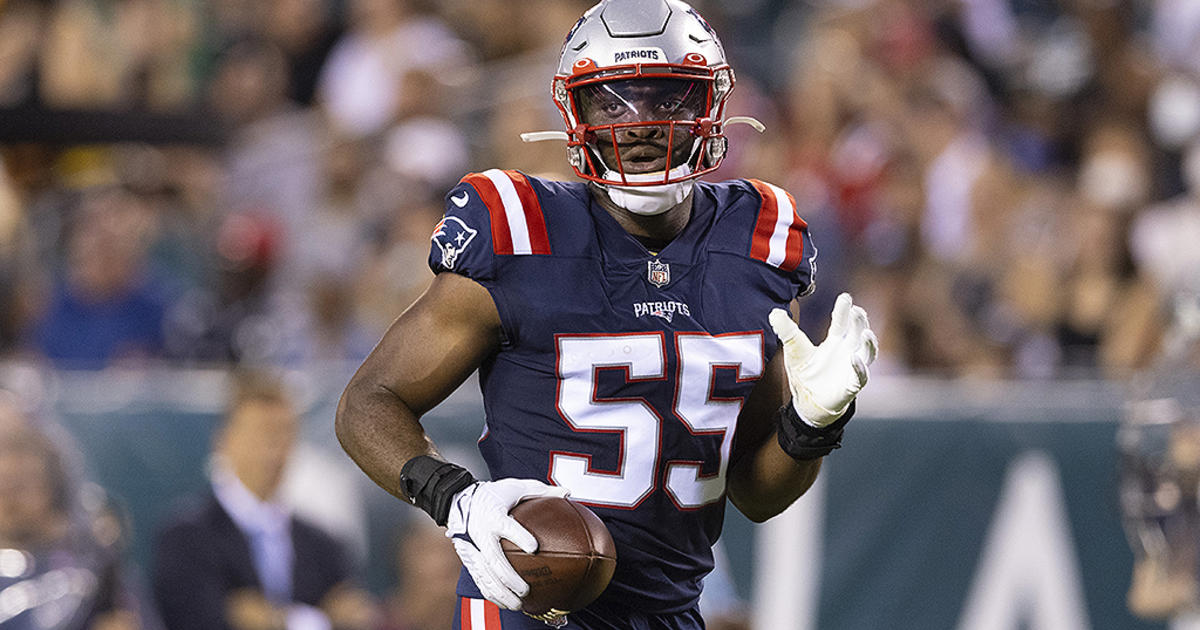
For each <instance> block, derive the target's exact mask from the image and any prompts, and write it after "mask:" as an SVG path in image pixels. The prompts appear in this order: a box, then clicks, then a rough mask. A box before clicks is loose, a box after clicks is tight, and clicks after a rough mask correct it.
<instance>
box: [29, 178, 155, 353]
mask: <svg viewBox="0 0 1200 630" xmlns="http://www.w3.org/2000/svg"><path fill="white" fill-rule="evenodd" d="M156 231H157V215H156V212H155V209H154V208H153V207H152V206H151V205H150V201H149V200H148V199H146V198H144V197H141V196H138V195H134V194H133V193H131V192H129V191H127V190H123V189H120V188H106V189H102V190H98V191H93V192H88V193H86V194H84V196H83V199H82V200H81V201H80V203H79V207H78V209H77V210H76V212H75V213H74V215H73V216H72V217H71V223H70V225H69V227H68V230H67V234H66V237H65V238H66V247H65V253H64V255H65V258H66V261H65V264H66V268H65V269H64V270H63V272H62V277H61V278H60V279H59V280H58V281H57V282H56V283H55V287H54V291H53V293H52V294H51V296H50V299H49V304H48V306H47V308H46V310H45V312H44V313H43V314H42V315H41V317H40V319H38V321H37V322H35V324H34V331H33V339H32V341H33V346H34V348H35V349H36V350H38V351H40V352H41V353H42V354H43V355H45V356H46V357H47V358H49V359H50V360H51V361H53V362H55V363H56V364H58V365H61V366H63V367H82V368H101V367H104V366H106V365H109V364H111V363H113V362H114V361H129V360H137V359H147V358H158V357H162V356H163V355H164V344H163V317H164V313H165V310H166V307H167V304H168V303H169V296H168V294H169V291H170V290H169V288H168V285H167V284H166V281H165V280H164V279H163V278H161V277H159V276H158V275H157V274H156V270H154V269H152V268H151V267H150V265H149V260H148V256H147V252H148V250H149V247H150V246H151V243H152V242H153V240H154V239H155V237H156Z"/></svg>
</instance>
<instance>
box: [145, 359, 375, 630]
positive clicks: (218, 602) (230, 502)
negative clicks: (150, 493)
mask: <svg viewBox="0 0 1200 630" xmlns="http://www.w3.org/2000/svg"><path fill="white" fill-rule="evenodd" d="M234 380H235V383H234V386H235V392H234V393H233V396H232V399H231V401H230V405H229V409H228V412H227V414H226V417H225V419H224V422H223V424H222V426H221V427H220V428H219V429H218V432H217V434H216V436H215V442H214V452H213V458H212V462H211V470H210V478H211V480H212V490H211V492H210V493H206V494H205V495H203V496H199V497H194V498H193V499H192V500H191V501H190V503H189V504H188V506H187V507H186V508H185V509H183V510H181V511H180V512H178V513H177V514H176V515H175V516H174V517H173V518H172V519H171V520H170V521H169V522H168V523H167V524H166V525H165V526H164V528H163V529H162V530H161V532H160V534H159V536H158V539H157V544H156V549H155V580H154V586H155V595H156V598H157V600H158V604H159V607H160V610H161V612H162V616H163V620H164V622H165V624H166V626H167V628H168V630H182V629H186V628H195V629H197V630H220V629H229V630H266V629H284V628H286V629H287V630H297V629H309V628H324V629H329V628H339V629H343V628H344V629H347V630H353V629H358V628H369V627H371V625H372V624H373V623H374V621H375V619H374V617H375V613H374V605H373V603H372V601H371V599H370V597H369V596H368V595H367V594H366V593H365V592H364V591H362V590H360V589H359V588H358V587H356V586H354V584H353V578H354V574H353V570H352V568H351V566H350V560H349V557H348V553H347V551H346V549H345V548H344V546H343V545H342V543H340V542H338V541H336V540H335V539H333V538H332V537H330V536H329V535H328V534H326V533H325V532H323V531H322V530H320V529H318V528H316V527H314V526H312V525H309V524H308V523H307V522H306V521H304V520H301V519H299V518H297V517H296V516H294V515H293V514H291V512H290V510H289V509H288V508H287V507H285V506H284V505H283V504H282V503H281V502H280V501H279V500H278V498H277V491H278V490H279V486H280V482H281V480H282V479H283V475H284V468H285V466H286V465H287V463H288V459H289V457H290V456H291V454H292V450H293V446H294V443H295V439H296V435H297V431H298V423H299V419H298V418H297V416H296V412H295V411H294V409H293V408H292V405H291V401H290V398H289V396H288V395H287V393H286V392H285V390H284V389H283V386H282V385H281V384H280V383H279V381H277V380H275V379H273V378H271V377H269V376H267V375H265V374H261V373H242V374H238V375H235V377H234Z"/></svg>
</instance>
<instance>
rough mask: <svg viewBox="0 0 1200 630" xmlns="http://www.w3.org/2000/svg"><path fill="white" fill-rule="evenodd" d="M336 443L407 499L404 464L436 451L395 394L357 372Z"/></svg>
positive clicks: (342, 404)
mask: <svg viewBox="0 0 1200 630" xmlns="http://www.w3.org/2000/svg"><path fill="white" fill-rule="evenodd" d="M334 429H335V432H336V434H337V438H338V442H340V443H341V445H342V448H343V449H344V450H345V451H346V454H348V455H349V456H350V458H351V459H353V460H354V462H355V463H356V464H358V467H359V468H361V469H362V470H363V472H365V473H366V474H367V476H368V477H370V478H371V480H372V481H374V482H375V483H376V484H378V485H379V486H380V487H381V488H383V489H384V490H387V491H388V492H390V493H391V494H393V495H394V496H396V497H399V498H401V499H405V500H407V499H408V497H406V496H405V495H404V492H403V491H402V489H401V487H400V486H401V484H400V470H401V468H403V467H404V463H405V462H407V461H408V460H409V459H412V458H413V457H416V456H418V455H434V456H436V454H437V449H436V448H435V447H434V445H433V442H432V441H431V440H430V439H429V436H428V435H426V434H425V431H424V429H422V428H421V424H420V422H419V421H418V419H417V415H416V414H415V413H414V412H413V411H412V410H411V409H410V408H409V406H408V405H407V404H405V402H404V401H403V400H402V399H401V398H400V397H399V396H398V395H396V393H395V392H393V391H391V390H390V389H389V388H387V387H386V386H384V385H382V384H379V383H377V382H374V381H372V380H370V379H368V378H360V376H359V375H356V376H355V378H354V379H352V380H351V381H350V384H349V385H348V386H347V387H346V391H345V392H344V393H343V394H342V398H341V400H340V401H339V402H338V408H337V418H336V420H335V424H334Z"/></svg>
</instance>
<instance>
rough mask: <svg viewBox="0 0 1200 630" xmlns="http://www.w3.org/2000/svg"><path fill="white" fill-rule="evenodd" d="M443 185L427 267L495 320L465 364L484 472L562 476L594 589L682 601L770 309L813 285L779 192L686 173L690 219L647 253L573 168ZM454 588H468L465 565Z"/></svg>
mask: <svg viewBox="0 0 1200 630" xmlns="http://www.w3.org/2000/svg"><path fill="white" fill-rule="evenodd" d="M446 200H447V204H446V207H447V212H446V215H445V217H444V218H443V219H442V221H441V222H440V223H439V224H438V226H437V229H436V230H435V231H434V235H433V247H432V250H431V253H430V260H429V262H430V267H431V268H432V269H433V271H434V272H435V273H442V272H452V273H458V274H462V275H464V276H466V277H468V278H471V279H473V280H475V281H476V282H478V283H480V284H481V285H483V286H484V287H486V288H487V290H488V291H489V292H490V293H491V296H492V299H493V300H494V301H495V303H496V308H497V309H498V311H499V313H500V320H501V324H502V330H503V340H502V343H501V347H500V351H499V352H498V353H496V354H495V355H494V356H492V357H491V358H490V359H488V360H487V361H486V362H485V363H484V365H483V366H481V368H480V385H481V388H482V390H483V400H484V408H485V414H486V422H487V426H486V428H485V430H484V434H483V437H482V438H481V439H480V442H479V447H480V450H481V452H482V454H483V457H484V459H485V461H486V462H487V464H488V467H489V469H490V472H491V474H492V477H493V478H494V479H499V478H505V477H522V478H532V479H540V480H543V481H546V482H547V483H551V484H555V485H560V486H564V487H566V488H569V489H570V491H571V498H572V499H574V500H576V501H579V502H581V503H584V504H586V505H588V506H589V507H591V508H592V509H593V510H594V511H595V512H596V514H598V515H599V516H600V518H601V519H603V520H604V522H605V524H606V525H607V526H608V529H609V531H611V532H612V536H613V539H614V540H615V542H616V545H617V570H616V574H615V576H614V577H613V581H612V584H611V585H610V586H609V588H608V589H607V590H606V591H605V593H604V595H603V596H602V597H601V602H608V603H609V604H610V605H616V604H619V605H620V606H622V607H628V608H633V609H635V610H638V611H641V612H644V613H652V614H657V613H671V612H678V611H683V610H687V609H689V608H691V607H692V606H693V605H694V604H695V602H696V600H697V598H698V597H699V593H700V580H701V578H703V577H704V575H705V574H706V573H708V572H709V570H711V568H712V553H711V547H712V544H713V543H714V542H715V541H716V539H717V536H718V535H719V534H720V531H721V523H722V519H723V517H724V509H725V472H726V467H727V465H728V461H729V455H730V449H731V446H732V442H733V434H734V430H735V428H736V421H737V416H738V412H739V410H740V409H741V406H742V404H743V403H744V402H745V400H746V397H747V396H748V395H749V393H750V390H751V388H753V387H754V384H755V383H756V382H757V381H758V379H759V378H760V376H761V375H762V373H763V370H764V368H765V366H766V364H767V362H768V361H769V360H770V358H771V356H772V355H773V354H774V353H775V350H776V348H777V346H778V343H777V339H776V338H775V336H774V333H772V332H771V328H770V325H769V324H768V323H767V314H768V313H769V312H770V310H771V309H772V308H774V307H781V308H786V307H787V304H788V303H789V302H790V301H791V300H792V299H793V298H795V297H796V296H797V295H800V294H803V293H804V292H806V291H807V290H808V289H809V288H810V286H811V283H812V274H813V258H814V255H815V250H814V249H813V246H812V244H811V242H810V241H809V238H808V234H807V229H806V226H805V223H804V221H803V220H801V219H800V218H799V217H798V216H797V215H796V212H795V203H794V201H793V200H792V199H791V197H790V196H789V195H788V194H787V193H786V192H784V191H783V190H781V189H779V188H778V187H775V186H773V185H770V184H766V183H764V182H759V181H754V180H737V181H729V182H723V183H719V184H710V183H704V182H697V184H696V187H695V201H694V205H693V211H692V217H691V220H690V222H689V223H688V225H687V226H686V227H685V228H684V229H683V231H682V232H681V233H680V234H679V235H678V236H676V237H675V239H674V240H672V241H671V242H670V244H668V245H667V246H666V247H664V248H663V249H662V251H661V252H650V251H648V250H647V249H646V248H645V247H644V246H643V245H642V244H641V243H640V242H639V241H638V240H636V239H635V238H633V237H632V236H630V235H629V234H628V233H627V232H625V230H624V229H623V228H621V227H620V225H618V223H617V222H616V221H615V220H614V219H613V218H612V216H610V215H609V214H608V212H606V211H605V210H604V209H603V208H602V207H600V206H599V205H598V204H597V203H596V202H595V201H594V200H593V198H592V195H591V193H590V192H589V191H588V189H587V187H586V185H585V184H582V183H563V182H554V181H547V180H543V179H539V178H536V177H529V176H526V175H523V174H521V173H518V172H516V171H500V170H491V171H487V172H485V173H477V174H472V175H468V176H467V177H465V178H463V180H462V182H460V183H459V185H458V186H456V187H455V188H454V189H453V190H451V191H450V193H449V194H448V195H447V197H446ZM459 594H460V595H464V596H469V597H478V596H479V593H478V591H477V590H476V589H475V587H474V585H473V584H472V583H471V581H470V577H469V576H468V575H467V574H466V572H465V571H464V573H463V579H462V580H461V581H460V585H459Z"/></svg>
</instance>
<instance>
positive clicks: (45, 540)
mask: <svg viewBox="0 0 1200 630" xmlns="http://www.w3.org/2000/svg"><path fill="white" fill-rule="evenodd" d="M22 415H23V414H22V412H21V411H20V410H19V409H18V408H17V407H16V406H15V405H14V404H13V401H12V400H10V399H7V398H0V557H3V558H4V569H3V571H0V591H2V592H4V593H6V594H7V596H6V599H5V605H4V606H3V607H2V609H0V626H3V627H4V628H11V629H12V630H24V629H26V628H28V629H30V630H33V629H34V628H41V629H62V630H68V629H75V628H80V629H85V630H151V629H154V628H157V627H158V626H157V623H156V621H155V619H154V618H153V617H152V616H151V615H150V614H148V613H147V608H146V607H144V606H142V605H141V604H140V603H139V601H138V599H137V595H136V591H137V589H135V588H133V587H132V586H131V579H130V576H129V574H128V572H127V569H126V568H125V567H123V566H122V560H121V552H122V547H121V545H120V543H121V540H122V536H123V532H122V531H121V530H122V528H121V527H120V521H119V519H114V518H112V512H111V511H109V509H108V508H107V507H104V506H98V507H99V508H100V509H98V510H93V511H87V510H84V509H83V507H84V506H83V505H81V504H80V503H79V500H78V492H79V489H78V488H77V487H76V485H75V484H74V483H73V481H72V479H71V476H70V475H69V474H68V472H67V467H66V465H65V463H64V461H63V453H62V450H61V449H60V447H59V446H58V445H57V444H55V443H54V442H53V441H51V439H50V438H49V437H48V436H47V435H46V434H44V433H42V432H41V431H39V430H38V429H35V428H34V427H32V426H31V425H30V424H28V423H27V422H26V421H25V420H24V418H23V417H22Z"/></svg>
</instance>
